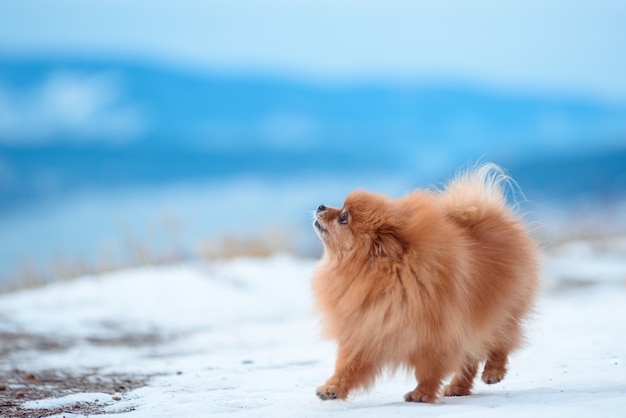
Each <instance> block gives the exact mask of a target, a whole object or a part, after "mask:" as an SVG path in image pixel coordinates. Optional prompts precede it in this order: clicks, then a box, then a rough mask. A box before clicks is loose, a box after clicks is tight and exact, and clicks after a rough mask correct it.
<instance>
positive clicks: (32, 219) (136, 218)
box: [0, 175, 416, 280]
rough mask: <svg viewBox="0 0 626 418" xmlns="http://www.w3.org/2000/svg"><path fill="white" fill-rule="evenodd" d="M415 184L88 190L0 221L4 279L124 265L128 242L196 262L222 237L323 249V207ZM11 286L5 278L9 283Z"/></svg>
mask: <svg viewBox="0 0 626 418" xmlns="http://www.w3.org/2000/svg"><path fill="white" fill-rule="evenodd" d="M414 186H416V185H412V184H409V183H408V182H407V181H406V179H397V178H395V179H394V178H372V177H370V178H359V177H350V176H345V175H343V176H337V177H329V176H319V177H315V176H310V177H301V178H285V179H281V180H276V179H273V180H263V179H255V178H239V179H231V180H223V181H219V180H216V181H211V182H190V183H177V184H170V185H162V186H152V187H142V188H119V189H114V190H108V191H99V192H96V191H91V192H90V191H83V192H79V193H75V194H72V195H69V196H65V197H60V196H58V197H56V198H54V199H52V200H48V201H42V202H38V203H36V204H33V205H30V206H27V207H25V208H21V209H17V210H13V211H11V212H9V213H7V214H5V215H4V216H2V217H0V254H1V258H0V277H7V276H11V275H13V274H14V273H15V272H16V271H17V270H18V269H19V268H20V266H21V265H22V264H23V263H24V262H25V261H27V260H30V261H33V262H34V263H35V264H36V265H37V266H39V267H40V268H42V269H46V268H48V266H50V264H51V263H53V262H54V260H59V259H66V260H78V259H81V258H82V259H85V260H87V261H94V260H96V259H98V258H99V257H103V256H106V257H109V258H113V259H116V260H120V259H123V258H124V257H125V256H126V254H125V253H126V252H127V251H128V247H127V245H128V244H129V242H137V243H140V244H142V245H145V246H146V247H148V248H150V249H152V250H153V251H154V252H156V253H160V252H167V251H169V250H176V251H182V252H183V253H184V254H186V255H189V256H194V255H195V254H197V253H198V250H199V246H200V245H201V244H202V242H203V241H207V240H210V239H214V238H216V237H218V236H220V235H223V234H228V235H232V236H258V235H261V236H263V234H264V233H265V232H267V231H268V230H271V229H273V228H277V229H279V230H281V231H284V232H287V233H288V234H289V235H290V236H291V238H292V239H293V245H294V248H293V250H294V251H295V252H299V253H310V252H311V251H315V250H316V249H319V248H318V247H317V245H318V243H317V238H316V237H315V235H314V233H313V230H312V229H311V220H312V213H313V211H314V210H315V208H317V206H318V205H319V204H321V203H324V204H327V205H333V206H341V204H342V202H343V199H344V198H345V195H346V194H347V193H349V192H350V191H351V190H353V189H355V188H367V189H370V190H374V191H378V192H381V193H386V194H388V195H390V196H399V195H401V194H403V193H404V192H406V191H408V190H410V189H411V188H412V187H414ZM5 280H6V279H5Z"/></svg>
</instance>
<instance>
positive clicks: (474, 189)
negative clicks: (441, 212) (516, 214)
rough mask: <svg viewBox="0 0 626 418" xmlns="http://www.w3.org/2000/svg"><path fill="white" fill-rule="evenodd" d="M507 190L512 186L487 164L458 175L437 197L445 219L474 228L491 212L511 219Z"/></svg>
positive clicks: (496, 169)
mask: <svg viewBox="0 0 626 418" xmlns="http://www.w3.org/2000/svg"><path fill="white" fill-rule="evenodd" d="M506 188H509V189H510V190H511V191H514V190H515V189H516V184H515V182H514V181H513V180H512V179H511V178H510V177H509V176H508V175H507V174H506V173H505V172H504V171H503V170H502V169H501V168H500V167H498V166H497V165H496V164H493V163H487V164H483V165H480V166H476V167H473V168H470V169H469V170H467V171H465V172H463V173H460V174H458V175H457V176H456V177H455V178H454V179H453V180H451V181H450V182H449V183H448V184H447V185H446V187H445V188H444V189H443V190H442V191H441V192H439V193H438V195H439V196H438V197H439V199H440V201H441V204H442V206H443V207H444V208H445V210H446V212H447V213H448V216H450V217H451V218H452V219H454V220H455V221H457V222H459V223H461V224H466V225H467V224H474V223H478V222H480V221H481V220H482V219H484V218H485V217H486V216H490V215H493V214H494V212H497V213H500V214H501V215H503V216H513V211H512V210H511V208H510V206H509V204H508V202H507V197H506Z"/></svg>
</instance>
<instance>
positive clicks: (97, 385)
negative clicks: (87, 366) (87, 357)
mask: <svg viewBox="0 0 626 418" xmlns="http://www.w3.org/2000/svg"><path fill="white" fill-rule="evenodd" d="M149 378H150V376H129V375H120V374H101V373H99V372H98V370H89V371H87V372H85V373H82V374H71V373H68V372H64V371H59V370H45V371H39V372H37V373H36V374H35V373H29V372H28V371H24V370H11V371H9V372H3V373H2V374H0V411H2V414H1V415H2V416H8V417H46V416H51V415H57V414H63V413H68V414H82V415H98V414H101V413H104V408H105V407H106V406H109V405H111V404H113V403H115V402H116V401H119V400H121V399H122V397H123V396H124V393H126V392H128V391H131V390H134V389H137V388H139V387H142V386H145V385H146V381H147V380H148V379H149ZM96 392H97V393H102V394H103V399H94V400H93V401H90V402H75V403H73V404H72V405H64V406H58V407H53V408H45V409H44V408H42V409H37V408H23V405H24V403H25V402H28V401H35V400H42V399H49V398H60V397H63V396H66V395H71V394H76V393H96ZM107 395H108V399H107ZM127 411H128V409H126V410H120V411H119V412H127ZM108 413H110V411H108Z"/></svg>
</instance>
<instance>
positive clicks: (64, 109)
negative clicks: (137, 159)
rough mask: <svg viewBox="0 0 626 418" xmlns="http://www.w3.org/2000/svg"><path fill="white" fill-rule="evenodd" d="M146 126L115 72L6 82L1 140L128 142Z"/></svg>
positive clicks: (0, 97) (0, 95) (0, 102)
mask: <svg viewBox="0 0 626 418" xmlns="http://www.w3.org/2000/svg"><path fill="white" fill-rule="evenodd" d="M145 128H146V121H145V116H144V115H143V114H142V112H141V111H140V109H139V108H138V107H137V106H134V105H131V104H128V103H127V102H126V101H125V100H124V98H123V92H122V89H121V83H120V80H119V78H118V77H116V76H115V75H113V74H109V73H102V74H95V75H94V74H89V75H86V74H79V73H73V72H58V73H53V74H51V75H50V76H48V78H47V79H45V80H44V81H43V82H42V83H41V84H39V85H36V86H34V87H30V88H29V89H27V90H19V89H17V88H15V87H8V86H5V85H2V84H0V143H5V144H33V143H44V142H48V141H51V140H61V141H73V142H89V141H106V142H126V141H130V140H132V139H135V138H137V137H138V136H139V135H141V134H142V133H143V132H144V130H145Z"/></svg>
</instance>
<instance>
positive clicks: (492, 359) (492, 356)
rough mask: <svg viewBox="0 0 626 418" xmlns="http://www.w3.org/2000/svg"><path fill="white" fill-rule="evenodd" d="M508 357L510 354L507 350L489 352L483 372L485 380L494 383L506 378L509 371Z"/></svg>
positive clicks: (490, 383) (489, 383)
mask: <svg viewBox="0 0 626 418" xmlns="http://www.w3.org/2000/svg"><path fill="white" fill-rule="evenodd" d="M508 358H509V355H508V353H507V352H505V351H492V352H491V353H489V357H487V362H486V363H485V369H484V370H483V374H482V379H483V382H485V383H487V384H488V385H492V384H494V383H498V382H500V381H501V380H502V379H504V376H505V375H506V372H507V369H506V365H507V362H508Z"/></svg>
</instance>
